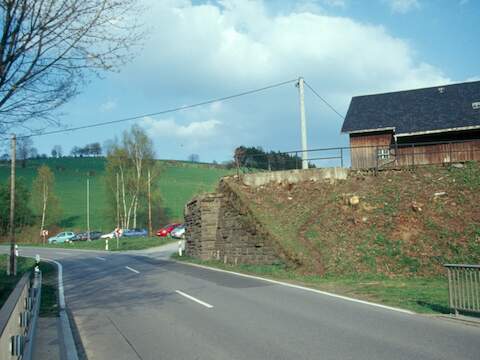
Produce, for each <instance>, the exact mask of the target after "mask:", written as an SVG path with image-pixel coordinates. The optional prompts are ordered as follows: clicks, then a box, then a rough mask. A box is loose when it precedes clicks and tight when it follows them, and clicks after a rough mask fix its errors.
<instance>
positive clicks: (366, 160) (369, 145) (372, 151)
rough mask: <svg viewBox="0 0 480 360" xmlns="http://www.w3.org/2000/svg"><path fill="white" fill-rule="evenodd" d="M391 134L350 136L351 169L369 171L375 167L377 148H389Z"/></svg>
mask: <svg viewBox="0 0 480 360" xmlns="http://www.w3.org/2000/svg"><path fill="white" fill-rule="evenodd" d="M392 138H393V135H392V132H383V133H371V134H350V147H351V150H350V154H351V162H352V169H370V168H374V167H376V166H377V148H376V146H379V147H380V148H382V147H386V148H389V147H390V144H391V143H392Z"/></svg>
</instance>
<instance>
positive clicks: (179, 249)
mask: <svg viewBox="0 0 480 360" xmlns="http://www.w3.org/2000/svg"><path fill="white" fill-rule="evenodd" d="M182 250H183V249H182V240H180V241H179V242H178V256H182Z"/></svg>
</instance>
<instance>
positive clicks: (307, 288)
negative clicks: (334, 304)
mask: <svg viewBox="0 0 480 360" xmlns="http://www.w3.org/2000/svg"><path fill="white" fill-rule="evenodd" d="M170 260H171V261H173V262H176V263H178V264H185V265H189V266H194V267H198V268H202V269H207V270H212V271H218V272H223V273H227V274H232V275H237V276H241V277H245V278H249V279H256V280H261V281H266V282H269V283H271V284H276V285H281V286H286V287H290V288H294V289H299V290H304V291H308V292H312V293H316V294H320V295H326V296H330V297H333V298H337V299H341V300H346V301H350V302H355V303H359V304H363V305H368V306H373V307H377V308H381V309H385V310H390V311H395V312H399V313H404V314H408V315H417V313H416V312H414V311H410V310H405V309H401V308H397V307H393V306H387V305H382V304H377V303H374V302H370V301H365V300H360V299H355V298H352V297H348V296H343V295H338V294H334V293H330V292H327V291H322V290H317V289H313V288H309V287H306V286H301V285H295V284H291V283H287V282H283V281H278V280H272V279H268V278H263V277H260V276H255V275H248V274H242V273H238V272H235V271H229V270H223V269H217V268H214V267H210V266H205V265H199V264H194V263H189V262H183V261H178V260H175V259H170Z"/></svg>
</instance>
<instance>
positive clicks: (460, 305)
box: [445, 264, 480, 315]
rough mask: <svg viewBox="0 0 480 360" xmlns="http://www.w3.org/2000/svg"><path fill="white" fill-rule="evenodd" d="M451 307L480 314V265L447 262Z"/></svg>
mask: <svg viewBox="0 0 480 360" xmlns="http://www.w3.org/2000/svg"><path fill="white" fill-rule="evenodd" d="M445 267H446V268H447V274H448V294H449V303H450V308H451V309H452V310H453V311H454V312H455V314H456V315H458V314H459V312H467V313H469V312H471V313H477V314H480V265H465V264H446V265H445Z"/></svg>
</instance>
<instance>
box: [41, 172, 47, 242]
mask: <svg viewBox="0 0 480 360" xmlns="http://www.w3.org/2000/svg"><path fill="white" fill-rule="evenodd" d="M47 200H48V184H47V182H46V181H45V183H44V184H43V209H42V225H41V228H40V234H42V236H43V230H44V229H45V217H46V214H47ZM43 242H45V236H43Z"/></svg>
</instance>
